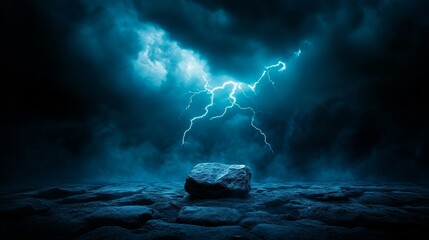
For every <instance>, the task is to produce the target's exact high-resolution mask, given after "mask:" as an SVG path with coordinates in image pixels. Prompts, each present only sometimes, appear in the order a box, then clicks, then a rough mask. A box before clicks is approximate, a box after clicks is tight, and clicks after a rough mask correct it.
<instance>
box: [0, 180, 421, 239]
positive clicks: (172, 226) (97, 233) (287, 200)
mask: <svg viewBox="0 0 429 240" xmlns="http://www.w3.org/2000/svg"><path fill="white" fill-rule="evenodd" d="M182 184H183V183H182V182H172V183H147V184H136V183H121V184H111V183H106V184H103V183H97V184H79V185H70V186H67V185H62V186H40V187H37V186H36V187H32V188H28V187H26V188H24V189H21V188H13V189H11V188H0V192H1V195H0V232H1V233H2V239H79V238H81V239H204V240H208V239H267V240H270V239H421V237H419V236H427V235H428V234H429V185H417V184H382V185H377V184H352V183H339V184H334V183H332V184H327V183H319V184H315V183H301V184H275V183H253V184H252V190H251V191H250V193H249V194H248V195H247V197H245V198H222V199H195V198H190V197H189V195H188V194H186V192H185V191H184V190H183V185H182ZM150 218H152V220H149V219H150ZM226 224H228V225H227V226H224V225H226ZM229 224H231V225H229ZM202 225H204V226H202ZM216 225H217V226H216ZM219 225H222V226H219Z"/></svg>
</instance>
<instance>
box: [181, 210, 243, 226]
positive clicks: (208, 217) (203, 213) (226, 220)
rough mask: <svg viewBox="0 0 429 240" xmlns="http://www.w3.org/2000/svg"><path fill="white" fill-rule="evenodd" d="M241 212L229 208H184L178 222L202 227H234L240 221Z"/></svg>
mask: <svg viewBox="0 0 429 240" xmlns="http://www.w3.org/2000/svg"><path fill="white" fill-rule="evenodd" d="M240 216H241V215H240V212H239V211H238V210H236V209H233V208H227V207H194V206H186V207H183V208H182V209H181V210H180V212H179V216H178V218H177V221H178V222H181V223H190V224H196V225H202V226H222V225H232V224H234V223H237V222H238V220H239V219H240Z"/></svg>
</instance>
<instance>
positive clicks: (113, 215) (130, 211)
mask: <svg viewBox="0 0 429 240" xmlns="http://www.w3.org/2000/svg"><path fill="white" fill-rule="evenodd" d="M153 214H154V211H153V210H152V209H151V208H148V207H144V206H121V207H116V206H115V207H102V208H99V209H98V210H96V211H95V212H93V213H92V214H91V215H90V216H89V217H88V218H87V219H86V221H87V222H88V223H90V224H91V225H93V226H94V227H98V226H120V227H124V228H130V229H133V228H138V227H140V226H141V225H143V224H144V223H145V222H146V221H148V220H150V219H152V216H153Z"/></svg>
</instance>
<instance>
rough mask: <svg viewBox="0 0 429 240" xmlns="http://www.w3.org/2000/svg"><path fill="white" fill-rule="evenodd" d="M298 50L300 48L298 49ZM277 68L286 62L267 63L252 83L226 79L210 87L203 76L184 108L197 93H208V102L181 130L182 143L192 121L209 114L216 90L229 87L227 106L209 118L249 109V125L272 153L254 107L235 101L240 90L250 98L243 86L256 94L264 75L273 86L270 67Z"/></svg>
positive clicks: (280, 68) (280, 67)
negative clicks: (200, 85) (199, 88)
mask: <svg viewBox="0 0 429 240" xmlns="http://www.w3.org/2000/svg"><path fill="white" fill-rule="evenodd" d="M299 52H300V50H299ZM296 56H299V54H296ZM277 68H278V70H277V71H278V72H282V71H284V70H285V69H286V64H285V63H284V62H282V61H278V62H277V63H276V64H273V65H269V66H266V67H265V68H264V71H263V72H262V74H261V76H260V77H259V78H258V80H256V81H255V82H253V84H244V83H242V82H236V81H232V80H231V81H226V82H223V83H222V84H221V85H219V86H216V87H210V84H209V81H208V80H207V79H206V78H205V77H204V76H203V79H204V82H205V84H204V89H202V90H200V91H196V92H189V93H191V94H192V95H191V96H190V97H189V102H188V105H187V107H186V109H185V111H186V110H188V109H189V108H190V106H191V105H192V102H193V98H194V97H195V96H197V95H200V94H203V93H205V94H208V95H209V98H210V103H209V104H207V105H206V106H205V107H204V112H203V114H201V115H198V116H195V117H193V118H192V119H191V120H190V123H189V127H188V128H187V129H186V130H185V131H184V132H183V136H182V145H183V144H185V139H186V136H187V134H188V133H189V132H190V131H191V130H192V127H193V125H194V122H195V121H197V120H199V119H203V118H205V117H206V116H207V115H208V114H209V111H210V110H209V109H210V108H211V107H212V106H213V105H214V98H215V95H216V92H218V91H223V90H225V89H227V88H228V89H231V90H229V91H230V92H229V95H228V100H229V102H230V104H229V105H228V106H226V107H225V108H224V110H223V112H222V113H221V114H219V115H216V116H213V117H210V120H214V119H219V118H222V117H224V116H225V114H226V113H227V112H228V110H230V109H232V108H234V107H237V108H238V109H240V110H243V111H249V112H250V113H251V116H252V117H251V121H250V125H251V126H252V127H253V128H254V129H255V130H256V131H257V132H259V134H260V135H261V136H262V137H263V140H264V143H265V145H267V146H268V148H269V149H270V151H271V152H272V153H274V151H273V148H272V147H271V144H270V143H269V142H268V140H267V135H266V134H265V133H264V132H263V131H262V130H261V129H260V128H259V127H257V126H256V125H255V118H256V111H255V109H253V108H252V107H243V106H241V105H239V104H238V103H237V96H236V94H237V92H238V91H240V92H241V93H242V94H243V95H244V96H245V97H247V98H250V97H249V96H248V95H247V94H246V91H245V89H244V88H248V89H249V90H250V91H252V92H253V93H254V94H255V95H256V91H255V89H256V87H257V85H258V84H259V83H260V82H261V81H262V80H263V79H264V77H267V79H268V81H269V82H270V83H271V85H272V86H273V87H274V84H275V82H274V81H273V80H272V79H271V77H270V70H271V69H277Z"/></svg>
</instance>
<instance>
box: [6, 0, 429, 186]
mask: <svg viewBox="0 0 429 240" xmlns="http://www.w3.org/2000/svg"><path fill="white" fill-rule="evenodd" d="M2 5H3V6H2V29H4V31H5V33H6V34H3V35H4V36H5V37H4V39H3V40H2V49H4V50H3V52H4V54H2V63H3V67H4V71H2V73H1V74H2V79H3V81H4V82H5V83H7V84H6V85H7V88H4V89H5V90H3V91H4V94H2V116H1V119H2V126H1V129H2V133H3V134H2V137H1V143H2V146H4V147H3V150H2V153H1V156H2V157H1V158H2V161H1V169H2V172H1V173H2V178H3V179H4V180H8V181H11V180H18V179H21V180H24V181H25V180H26V179H25V178H28V179H38V180H50V181H55V180H58V179H61V180H83V179H102V180H106V179H107V180H109V178H110V179H114V177H117V178H120V179H124V180H125V179H143V180H144V179H149V178H151V179H155V178H170V179H174V178H175V177H177V178H180V177H183V174H184V173H185V172H186V171H187V170H189V168H190V167H191V166H192V165H193V164H194V163H197V162H201V161H225V162H243V163H246V164H249V165H251V166H252V167H253V169H254V173H255V174H254V175H255V176H256V177H257V178H258V179H265V178H266V179H288V180H359V179H362V180H365V179H376V180H425V179H427V177H426V178H425V176H426V173H427V170H428V169H429V166H428V163H427V156H428V154H427V150H426V149H428V146H427V142H428V141H427V134H428V130H427V129H428V128H427V125H426V124H427V122H428V120H429V119H428V114H427V109H426V108H427V107H426V105H425V101H424V100H426V97H425V92H424V90H425V88H424V85H423V84H424V81H423V80H424V79H425V78H426V77H425V76H427V72H428V70H427V66H425V65H426V64H427V60H426V56H428V47H427V42H428V41H427V40H428V34H429V19H428V17H427V14H426V12H427V10H428V8H427V3H426V2H425V1H407V2H405V1H404V2H401V1H293V2H292V1H270V2H269V3H268V2H267V1H243V2H239V1H185V0H182V1H158V2H154V1H138V0H135V1H125V2H122V3H112V2H110V3H107V2H104V1H41V2H32V1H10V2H4V3H2ZM299 48H301V50H302V54H301V55H300V57H298V58H296V57H294V51H297V50H298V49H299ZM279 59H280V60H284V61H288V62H287V64H288V68H287V70H286V71H285V72H282V73H274V72H273V73H272V78H273V79H274V80H275V81H276V87H277V90H273V89H272V88H270V86H269V85H264V84H261V86H260V92H259V93H258V95H257V96H255V102H257V105H255V107H257V110H258V112H260V113H259V115H258V118H257V124H258V126H260V127H261V129H263V130H265V131H266V133H267V136H268V138H269V140H270V142H271V143H272V144H273V147H274V151H275V152H276V154H275V155H273V154H271V153H270V152H269V151H267V149H266V146H265V145H264V144H263V142H262V140H261V139H260V136H259V135H258V134H257V133H255V131H253V129H252V128H249V116H248V115H247V114H246V113H239V112H234V113H235V114H228V115H227V116H226V117H225V119H224V120H219V121H201V122H199V123H198V124H196V127H195V129H194V130H193V131H192V132H191V134H190V135H189V139H188V142H189V143H188V144H186V145H185V146H181V145H180V140H181V137H182V133H183V130H184V129H186V127H187V124H189V122H188V121H189V119H190V118H191V117H192V116H193V114H200V113H201V112H200V111H201V107H202V106H203V105H202V104H203V101H205V99H204V97H201V98H199V99H197V100H198V101H196V102H197V104H199V105H197V106H194V107H193V108H191V109H189V111H187V112H185V113H184V114H183V115H181V114H182V112H183V109H184V108H185V107H186V104H187V101H188V99H187V98H188V97H189V95H186V92H187V91H189V90H191V91H194V90H196V89H200V88H201V87H202V84H201V79H199V78H200V75H210V76H211V77H213V78H217V77H220V76H221V75H226V76H231V77H233V78H235V79H237V80H239V81H244V82H251V81H254V80H256V78H257V77H259V76H260V73H261V71H262V70H263V66H266V65H268V64H272V63H275V62H276V61H277V60H279ZM189 66H191V67H193V68H192V69H191V71H188V70H189ZM268 96H269V97H268ZM215 110H216V109H215ZM22 178H24V179H22Z"/></svg>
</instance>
